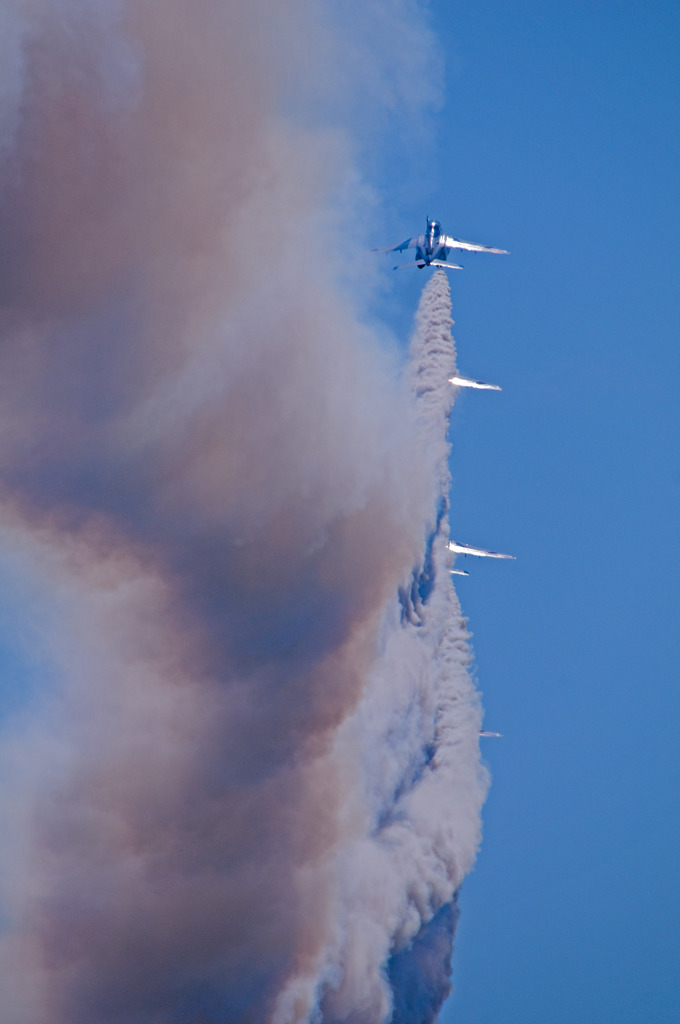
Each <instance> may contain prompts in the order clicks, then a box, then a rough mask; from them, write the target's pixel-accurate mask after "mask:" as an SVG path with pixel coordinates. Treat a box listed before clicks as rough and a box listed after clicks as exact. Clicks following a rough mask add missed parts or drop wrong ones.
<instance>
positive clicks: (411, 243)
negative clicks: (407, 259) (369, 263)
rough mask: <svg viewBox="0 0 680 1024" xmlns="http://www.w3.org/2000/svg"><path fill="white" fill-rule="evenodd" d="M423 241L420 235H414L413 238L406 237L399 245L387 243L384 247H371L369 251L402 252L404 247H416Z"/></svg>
mask: <svg viewBox="0 0 680 1024" xmlns="http://www.w3.org/2000/svg"><path fill="white" fill-rule="evenodd" d="M424 241H425V239H424V238H423V236H422V235H414V236H413V238H407V239H406V241H405V242H400V243H399V245H388V246H387V248H386V249H371V252H403V251H404V249H416V248H417V247H418V246H419V245H422V244H423V243H424Z"/></svg>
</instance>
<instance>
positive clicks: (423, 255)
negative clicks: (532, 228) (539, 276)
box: [372, 217, 508, 270]
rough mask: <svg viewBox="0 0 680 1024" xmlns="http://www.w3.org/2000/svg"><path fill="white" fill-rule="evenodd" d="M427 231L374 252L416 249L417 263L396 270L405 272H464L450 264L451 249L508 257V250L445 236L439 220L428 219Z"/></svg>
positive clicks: (402, 265) (455, 265) (398, 267)
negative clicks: (426, 269)
mask: <svg viewBox="0 0 680 1024" xmlns="http://www.w3.org/2000/svg"><path fill="white" fill-rule="evenodd" d="M426 222H427V224H426V229H425V234H424V235H414V236H413V237H412V238H407V239H406V241H405V242H401V243H400V244H399V245H391V246H388V248H387V249H373V250H372V251H373V252H388V253H389V252H403V251H404V249H415V250H416V260H415V263H404V264H401V266H396V267H395V268H394V269H395V270H403V269H405V268H406V267H418V269H419V270H422V269H423V267H446V268H447V269H448V270H462V269H463V268H462V267H460V266H459V265H458V264H457V263H449V261H448V259H449V250H450V249H467V250H468V251H469V252H495V253H498V254H500V255H504V256H507V255H508V251H507V249H493V248H492V247H491V246H490V245H477V243H476V242H464V241H463V240H462V239H460V238H453V237H452V236H451V235H443V234H442V230H441V224H440V223H439V221H438V220H430V218H429V217H427V218H426Z"/></svg>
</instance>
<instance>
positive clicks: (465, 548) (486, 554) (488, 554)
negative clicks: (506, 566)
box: [449, 540, 515, 559]
mask: <svg viewBox="0 0 680 1024" xmlns="http://www.w3.org/2000/svg"><path fill="white" fill-rule="evenodd" d="M449 551H453V553H454V554H456V555H476V556H477V557H478V558H513V559H514V557H515V556H514V555H504V554H502V553H501V552H500V551H486V550H485V549H484V548H471V547H470V546H469V545H468V544H456V542H455V541H453V540H451V541H449Z"/></svg>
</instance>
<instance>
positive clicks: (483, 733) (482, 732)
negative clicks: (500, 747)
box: [479, 729, 503, 740]
mask: <svg viewBox="0 0 680 1024" xmlns="http://www.w3.org/2000/svg"><path fill="white" fill-rule="evenodd" d="M479 735H480V736H495V737H496V738H497V739H499V740H501V739H503V733H502V732H491V731H490V730H489V729H480V730H479Z"/></svg>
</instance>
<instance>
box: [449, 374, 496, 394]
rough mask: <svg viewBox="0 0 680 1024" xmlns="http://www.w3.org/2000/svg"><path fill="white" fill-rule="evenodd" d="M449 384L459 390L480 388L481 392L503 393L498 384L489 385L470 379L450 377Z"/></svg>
mask: <svg viewBox="0 0 680 1024" xmlns="http://www.w3.org/2000/svg"><path fill="white" fill-rule="evenodd" d="M449 384H455V385H456V387H457V388H479V389H480V390H481V391H502V388H499V386H498V384H487V383H486V382H485V381H483V380H471V379H470V378H469V377H457V376H456V377H449Z"/></svg>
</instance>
